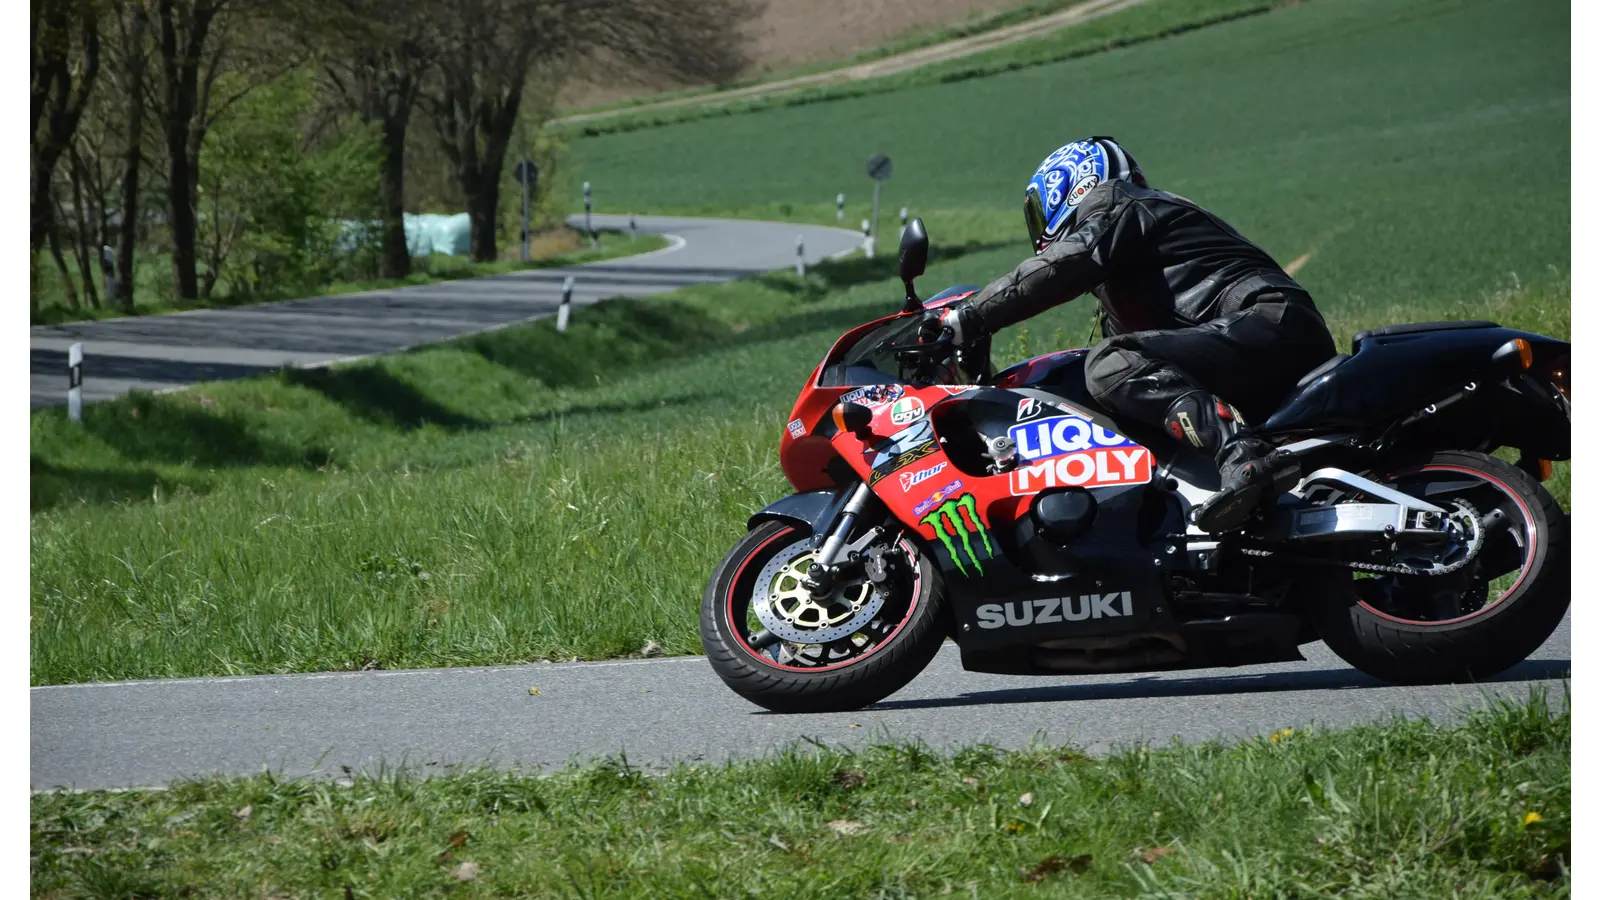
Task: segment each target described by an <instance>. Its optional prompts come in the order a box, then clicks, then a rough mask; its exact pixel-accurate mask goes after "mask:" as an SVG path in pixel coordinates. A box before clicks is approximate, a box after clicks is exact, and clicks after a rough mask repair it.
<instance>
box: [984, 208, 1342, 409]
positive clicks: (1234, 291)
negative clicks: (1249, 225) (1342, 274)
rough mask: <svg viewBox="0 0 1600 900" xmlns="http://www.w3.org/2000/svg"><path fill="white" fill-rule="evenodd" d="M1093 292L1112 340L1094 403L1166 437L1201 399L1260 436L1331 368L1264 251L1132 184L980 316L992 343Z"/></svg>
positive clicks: (1317, 318)
mask: <svg viewBox="0 0 1600 900" xmlns="http://www.w3.org/2000/svg"><path fill="white" fill-rule="evenodd" d="M1089 291H1093V292H1094V295H1095V296H1096V297H1097V298H1098V299H1099V301H1100V307H1101V309H1102V310H1103V311H1104V314H1105V330H1106V334H1107V335H1108V337H1107V338H1106V339H1105V340H1104V341H1101V342H1100V343H1099V344H1097V345H1096V346H1095V347H1094V348H1093V349H1092V350H1091V351H1090V352H1089V356H1088V359H1087V360H1086V370H1085V375H1086V378H1087V381H1088V388H1089V392H1090V394H1091V395H1093V396H1094V398H1095V399H1096V400H1097V401H1099V402H1100V403H1101V404H1102V405H1104V406H1105V407H1106V408H1107V410H1108V411H1110V412H1112V413H1116V414H1121V415H1124V416H1126V417H1128V418H1130V419H1134V420H1136V421H1140V422H1144V423H1147V424H1150V425H1154V426H1157V427H1160V426H1161V424H1162V420H1163V417H1164V416H1165V415H1166V413H1167V410H1168V407H1169V406H1170V405H1171V404H1172V403H1173V401H1174V400H1175V399H1177V398H1178V397H1180V396H1182V395H1183V394H1185V393H1188V392H1190V391H1194V390H1196V389H1200V390H1204V391H1207V392H1209V393H1211V394H1214V395H1216V396H1217V397H1220V398H1221V399H1223V400H1225V401H1227V402H1228V403H1230V404H1232V405H1233V406H1234V407H1236V408H1237V409H1238V411H1239V412H1240V413H1241V414H1242V417H1243V418H1244V420H1245V423H1250V422H1257V423H1259V422H1261V421H1262V420H1264V419H1266V418H1267V417H1268V416H1269V415H1271V414H1272V412H1273V411H1275V410H1276V409H1277V407H1278V404H1279V403H1281V402H1282V401H1283V399H1284V397H1285V396H1286V395H1287V394H1288V392H1289V390H1290V389H1291V388H1292V387H1293V386H1294V384H1295V382H1296V381H1297V380H1299V378H1300V377H1301V376H1303V375H1304V374H1305V373H1307V372H1309V371H1310V370H1311V369H1312V368H1314V367H1315V366H1317V365H1318V364H1319V363H1321V362H1323V361H1324V360H1326V359H1328V358H1329V357H1331V356H1333V355H1334V346H1333V338H1332V337H1330V336H1329V334H1328V328H1327V325H1326V324H1325V323H1324V322H1323V320H1322V315H1321V314H1320V313H1319V312H1317V308H1316V306H1315V305H1314V304H1313V303H1312V302H1311V296H1310V295H1309V294H1307V293H1306V291H1305V289H1304V288H1302V287H1300V285H1299V284H1296V283H1295V281H1294V279H1293V278H1290V277H1289V276H1288V275H1287V274H1286V273H1285V272H1284V271H1283V269H1282V268H1281V267H1279V265H1278V264H1277V263H1276V262H1274V261H1273V259H1272V257H1270V256H1268V255H1267V254H1266V252H1265V251H1263V250H1261V248H1259V247H1257V246H1256V245H1254V244H1252V243H1250V242H1249V241H1248V240H1245V239H1244V238H1243V237H1242V236H1240V234H1239V233H1238V232H1237V231H1234V230H1233V229H1232V228H1231V227H1229V226H1228V224H1227V223H1225V222H1223V221H1222V220H1221V219H1219V218H1217V217H1216V216H1214V215H1212V214H1211V213H1209V212H1207V211H1206V210H1204V209H1201V208H1200V207H1199V206H1196V205H1195V204H1194V203H1191V202H1190V201H1188V200H1186V199H1184V198H1182V197H1178V196H1176V195H1174V194H1169V193H1166V192H1164V191H1157V190H1151V189H1149V188H1142V187H1139V186H1137V185H1134V184H1132V183H1129V182H1126V181H1109V182H1102V183H1101V184H1099V185H1097V186H1096V187H1095V188H1094V189H1093V190H1091V191H1090V192H1089V194H1088V195H1087V196H1086V197H1084V199H1083V202H1082V204H1081V205H1080V206H1079V207H1078V211H1077V214H1076V222H1075V224H1074V226H1073V228H1072V230H1071V231H1070V232H1068V233H1067V234H1066V235H1064V236H1063V237H1061V238H1060V239H1058V240H1057V241H1056V242H1055V243H1053V244H1051V245H1050V246H1049V247H1047V248H1046V249H1045V251H1044V252H1043V253H1041V254H1039V255H1037V256H1035V257H1033V258H1031V259H1029V260H1027V261H1025V262H1023V263H1022V264H1021V265H1019V266H1017V268H1016V270H1015V271H1013V272H1011V273H1010V274H1008V275H1005V276H1003V277H1001V278H1000V279H998V280H996V281H994V282H993V283H991V284H989V285H988V286H987V287H985V288H984V289H983V290H981V291H979V292H978V293H977V294H976V295H974V296H973V297H972V298H971V309H972V310H973V311H974V312H976V313H977V315H978V317H979V319H980V320H981V323H982V326H983V329H984V330H985V331H988V332H994V331H997V330H999V329H1001V328H1004V327H1006V326H1007V325H1012V324H1014V323H1016V322H1019V321H1022V320H1023V319H1026V318H1029V317H1030V316H1033V315H1036V314H1038V313H1040V312H1043V311H1044V310H1046V309H1048V308H1050V307H1052V306H1056V305H1058V304H1060V303H1064V302H1066V301H1068V300H1071V299H1073V298H1074V297H1077V296H1078V295H1080V294H1083V293H1086V292H1089Z"/></svg>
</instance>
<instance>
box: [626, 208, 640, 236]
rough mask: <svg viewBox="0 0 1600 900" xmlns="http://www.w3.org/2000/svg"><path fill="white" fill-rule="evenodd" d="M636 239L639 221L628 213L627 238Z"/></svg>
mask: <svg viewBox="0 0 1600 900" xmlns="http://www.w3.org/2000/svg"><path fill="white" fill-rule="evenodd" d="M638 239H639V221H638V220H637V219H635V218H634V217H633V213H628V240H630V241H637V240H638Z"/></svg>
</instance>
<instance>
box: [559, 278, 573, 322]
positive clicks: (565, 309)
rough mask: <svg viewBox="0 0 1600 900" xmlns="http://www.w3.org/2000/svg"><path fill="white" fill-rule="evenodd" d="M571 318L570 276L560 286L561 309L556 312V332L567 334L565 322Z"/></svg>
mask: <svg viewBox="0 0 1600 900" xmlns="http://www.w3.org/2000/svg"><path fill="white" fill-rule="evenodd" d="M570 318H572V276H571V275H568V276H567V280H566V281H564V282H562V284H561V308H560V309H559V310H557V311H556V331H557V332H559V333H561V334H566V333H567V320H568V319H570Z"/></svg>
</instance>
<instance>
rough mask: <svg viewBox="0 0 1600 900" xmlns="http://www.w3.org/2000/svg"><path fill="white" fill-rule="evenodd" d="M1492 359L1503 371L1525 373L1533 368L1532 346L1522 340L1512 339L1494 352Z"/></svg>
mask: <svg viewBox="0 0 1600 900" xmlns="http://www.w3.org/2000/svg"><path fill="white" fill-rule="evenodd" d="M1492 359H1493V361H1494V364H1495V365H1496V366H1501V367H1503V370H1513V371H1520V372H1526V371H1528V370H1529V369H1531V368H1533V345H1532V344H1530V343H1528V342H1527V341H1526V340H1525V339H1523V338H1512V339H1511V340H1509V341H1506V342H1505V343H1504V344H1501V345H1500V348H1499V349H1498V350H1496V351H1494V356H1493V357H1492Z"/></svg>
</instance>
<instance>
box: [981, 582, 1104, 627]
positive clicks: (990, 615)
mask: <svg viewBox="0 0 1600 900" xmlns="http://www.w3.org/2000/svg"><path fill="white" fill-rule="evenodd" d="M1131 615H1133V594H1132V593H1130V592H1128V591H1120V592H1117V593H1114V594H1083V595H1080V596H1079V597H1078V598H1077V599H1076V600H1074V599H1073V598H1072V597H1052V598H1050V599H1048V600H1013V601H1011V602H1010V603H1005V604H1001V603H987V604H985V605H983V606H980V607H978V627H979V628H988V629H993V628H1006V627H1012V628H1021V627H1022V626H1024V625H1050V624H1053V623H1057V622H1082V621H1084V620H1086V619H1116V618H1121V617H1122V616H1131Z"/></svg>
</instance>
